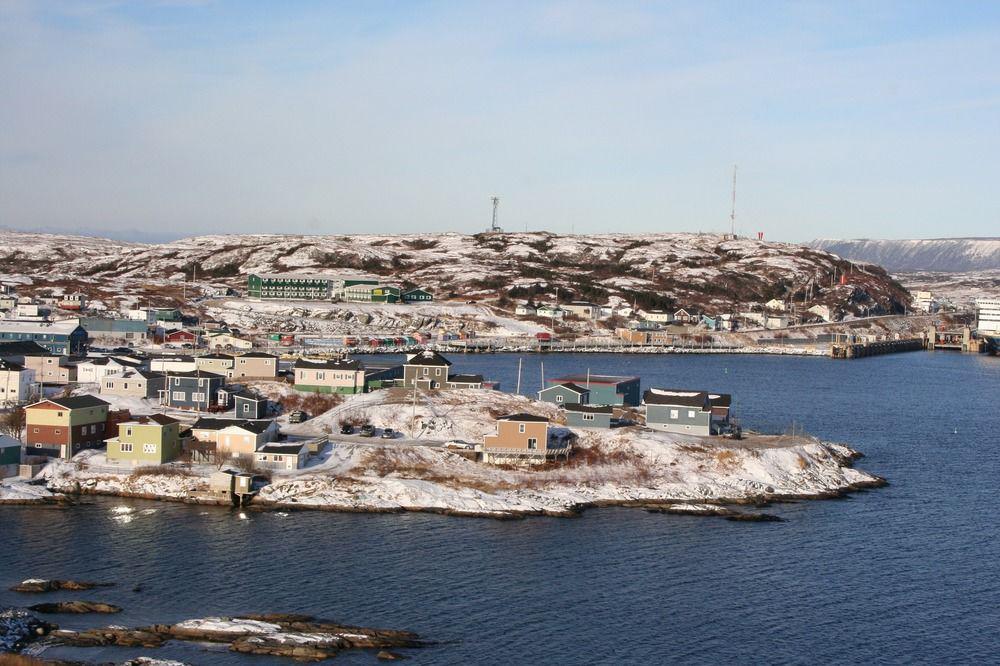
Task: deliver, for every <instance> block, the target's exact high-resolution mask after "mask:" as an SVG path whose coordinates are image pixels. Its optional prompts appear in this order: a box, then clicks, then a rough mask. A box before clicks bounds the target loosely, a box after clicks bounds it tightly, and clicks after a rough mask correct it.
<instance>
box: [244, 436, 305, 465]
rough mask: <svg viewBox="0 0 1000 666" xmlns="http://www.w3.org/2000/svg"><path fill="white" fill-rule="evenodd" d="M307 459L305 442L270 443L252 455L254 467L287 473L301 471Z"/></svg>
mask: <svg viewBox="0 0 1000 666" xmlns="http://www.w3.org/2000/svg"><path fill="white" fill-rule="evenodd" d="M308 458H309V447H308V445H306V443H305V442H280V443H278V442H272V443H270V444H265V445H264V446H262V447H260V448H259V449H258V450H257V451H255V452H254V454H253V461H254V463H255V465H254V466H255V467H262V468H264V469H273V470H276V471H287V472H291V471H294V470H297V469H302V467H303V466H304V465H305V464H306V460H307V459H308Z"/></svg>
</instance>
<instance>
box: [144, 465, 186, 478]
mask: <svg viewBox="0 0 1000 666" xmlns="http://www.w3.org/2000/svg"><path fill="white" fill-rule="evenodd" d="M131 476H132V478H133V479H137V478H139V477H142V476H194V474H193V473H192V472H191V470H188V469H185V468H183V467H177V466H176V465H149V466H146V467H136V468H135V469H134V470H133V471H132V474H131Z"/></svg>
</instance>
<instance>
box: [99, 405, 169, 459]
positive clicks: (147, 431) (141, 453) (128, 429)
mask: <svg viewBox="0 0 1000 666" xmlns="http://www.w3.org/2000/svg"><path fill="white" fill-rule="evenodd" d="M106 443H107V452H106V455H107V459H108V460H109V461H120V462H126V463H129V464H131V465H162V464H164V463H167V462H170V461H171V460H175V459H176V458H177V457H178V456H180V454H181V438H180V421H178V420H177V419H174V418H171V417H169V416H166V415H164V414H150V415H148V416H134V417H131V418H129V419H128V420H126V421H123V422H121V423H119V424H118V434H117V435H116V436H115V437H111V438H110V439H108V440H106Z"/></svg>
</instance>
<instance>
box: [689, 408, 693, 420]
mask: <svg viewBox="0 0 1000 666" xmlns="http://www.w3.org/2000/svg"><path fill="white" fill-rule="evenodd" d="M688 418H689V419H693V418H694V410H693V409H689V410H688Z"/></svg>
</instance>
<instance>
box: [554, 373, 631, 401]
mask: <svg viewBox="0 0 1000 666" xmlns="http://www.w3.org/2000/svg"><path fill="white" fill-rule="evenodd" d="M545 383H546V384H548V387H546V388H550V387H552V386H555V385H557V384H576V385H577V386H582V387H583V388H585V389H587V390H588V391H590V400H589V401H588V402H589V403H590V404H592V405H632V406H636V405H638V404H639V400H640V398H641V397H642V396H640V394H639V378H638V377H618V376H613V375H588V374H586V373H584V374H579V375H567V376H565V377H556V378H554V379H547V380H545Z"/></svg>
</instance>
